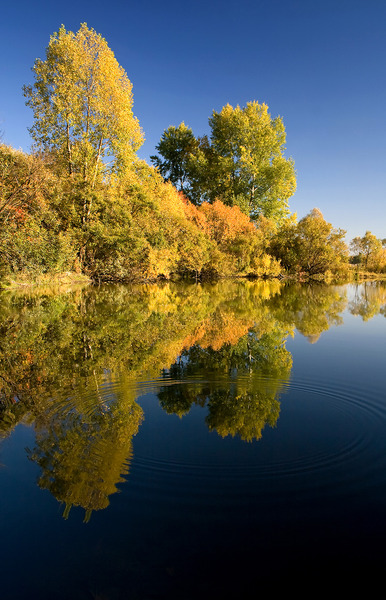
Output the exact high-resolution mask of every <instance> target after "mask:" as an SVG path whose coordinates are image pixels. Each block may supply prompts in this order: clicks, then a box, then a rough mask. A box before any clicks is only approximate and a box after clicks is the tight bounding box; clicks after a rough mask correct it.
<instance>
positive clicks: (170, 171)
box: [150, 123, 197, 194]
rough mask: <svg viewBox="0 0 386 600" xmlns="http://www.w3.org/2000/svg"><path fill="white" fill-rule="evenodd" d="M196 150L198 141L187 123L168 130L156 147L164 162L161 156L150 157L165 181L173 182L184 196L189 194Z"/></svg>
mask: <svg viewBox="0 0 386 600" xmlns="http://www.w3.org/2000/svg"><path fill="white" fill-rule="evenodd" d="M196 148H197V140H196V138H195V137H194V135H193V132H192V130H191V129H190V128H189V127H187V126H186V125H185V123H180V125H179V126H178V127H174V126H170V127H169V128H168V129H166V130H165V131H164V132H163V134H162V136H161V140H160V142H159V144H158V145H157V146H156V150H157V151H158V152H159V153H160V155H161V156H162V157H163V159H164V160H162V159H161V158H160V157H159V156H151V157H150V159H151V161H152V163H153V164H154V166H155V167H156V168H158V170H159V172H160V173H161V175H162V177H163V178H164V179H165V181H171V183H172V184H173V185H175V186H176V187H177V189H178V190H179V191H181V192H184V194H188V180H189V170H190V159H191V154H194V153H195V150H196Z"/></svg>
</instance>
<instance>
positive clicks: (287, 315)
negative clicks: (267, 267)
mask: <svg viewBox="0 0 386 600" xmlns="http://www.w3.org/2000/svg"><path fill="white" fill-rule="evenodd" d="M346 305H347V294H346V291H345V289H344V288H342V287H339V286H329V285H325V284H313V285H304V284H303V285H302V284H293V285H288V286H285V288H284V289H283V291H282V294H281V296H280V298H279V299H276V298H274V299H273V302H272V308H273V310H274V313H275V315H276V317H277V319H278V320H279V321H280V322H281V323H282V324H285V323H286V324H287V325H288V326H289V327H291V326H293V327H295V328H296V329H297V331H298V332H299V333H301V334H302V335H304V336H305V337H306V338H307V339H308V341H309V342H310V343H312V344H314V343H315V342H317V341H318V339H319V337H320V335H321V334H322V333H323V332H324V331H328V329H330V327H331V326H333V325H334V326H337V325H341V324H342V323H343V318H342V314H341V313H342V312H343V311H344V309H345V308H346Z"/></svg>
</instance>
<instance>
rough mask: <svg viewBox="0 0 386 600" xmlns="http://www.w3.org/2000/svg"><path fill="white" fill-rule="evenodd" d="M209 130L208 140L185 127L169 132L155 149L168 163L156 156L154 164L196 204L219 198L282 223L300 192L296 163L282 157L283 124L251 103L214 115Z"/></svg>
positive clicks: (264, 106)
mask: <svg viewBox="0 0 386 600" xmlns="http://www.w3.org/2000/svg"><path fill="white" fill-rule="evenodd" d="M209 125H210V127H211V135H210V140H209V139H208V137H207V136H203V137H202V138H198V139H195V138H194V136H193V133H192V131H191V130H190V129H187V128H186V126H185V125H184V124H183V123H181V125H180V126H179V127H177V128H176V127H169V129H167V130H166V131H165V132H164V134H163V136H162V137H161V141H160V143H159V144H158V146H157V150H158V152H159V153H160V155H161V156H162V157H163V158H164V160H162V159H161V158H160V157H157V156H153V157H152V160H153V162H154V164H155V165H157V166H158V167H159V168H160V170H161V173H162V174H163V175H168V176H169V177H170V179H171V181H173V182H174V183H176V184H177V183H178V184H179V185H180V189H183V190H184V192H185V194H186V195H187V196H188V197H189V198H190V199H191V200H192V201H193V202H194V203H196V204H200V203H202V202H203V201H209V202H214V201H215V200H217V199H218V200H221V201H222V202H223V203H224V204H226V205H228V206H239V207H240V208H241V210H242V211H243V212H244V213H245V214H248V215H250V216H251V217H252V218H253V219H255V218H257V216H258V215H263V216H265V217H267V218H270V219H273V220H274V221H275V222H280V221H281V220H282V219H283V217H285V216H286V215H287V214H288V212H289V210H288V199H289V198H290V197H291V196H292V195H293V194H294V192H295V189H296V175H295V170H294V164H293V161H292V160H291V159H286V158H285V157H284V155H283V151H284V144H285V140H286V135H285V129H284V125H283V122H282V119H281V118H280V117H277V118H275V119H272V118H271V116H270V114H269V113H268V107H267V106H266V105H265V104H261V105H260V104H259V103H258V102H248V103H247V105H246V106H245V107H244V108H240V107H239V106H237V107H236V108H233V107H232V106H230V105H229V104H228V105H226V106H224V107H223V109H222V110H221V111H220V112H216V111H213V114H212V116H211V118H210V119H209Z"/></svg>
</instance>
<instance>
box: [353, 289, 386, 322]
mask: <svg viewBox="0 0 386 600" xmlns="http://www.w3.org/2000/svg"><path fill="white" fill-rule="evenodd" d="M350 311H351V313H352V314H353V315H359V316H360V317H362V319H363V320H364V321H368V320H369V319H372V318H373V317H374V316H375V315H378V314H382V315H384V316H386V284H385V282H380V281H378V282H371V283H369V282H365V283H363V284H362V285H357V286H356V287H355V296H354V299H353V300H352V301H351V302H350Z"/></svg>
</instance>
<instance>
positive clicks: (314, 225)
mask: <svg viewBox="0 0 386 600" xmlns="http://www.w3.org/2000/svg"><path fill="white" fill-rule="evenodd" d="M345 234H346V232H345V231H344V230H343V229H336V228H335V227H333V226H332V225H331V223H328V222H327V221H326V220H325V219H324V217H323V215H322V213H321V212H320V210H319V209H317V208H314V209H313V210H312V211H311V212H310V213H309V214H308V215H306V216H305V217H303V218H302V219H301V220H300V221H299V223H296V220H295V218H294V217H291V218H289V219H286V220H285V222H284V223H283V226H282V227H281V228H280V229H279V230H278V233H277V235H276V236H275V237H274V239H273V240H272V244H271V252H272V253H273V255H274V256H275V257H276V258H278V259H280V261H281V263H282V265H283V266H284V267H285V268H286V269H287V270H289V271H292V272H304V273H307V275H322V274H324V273H326V272H327V271H331V272H333V273H338V272H341V271H344V270H345V269H346V268H347V264H348V248H347V246H346V243H345V241H344V237H345Z"/></svg>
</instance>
